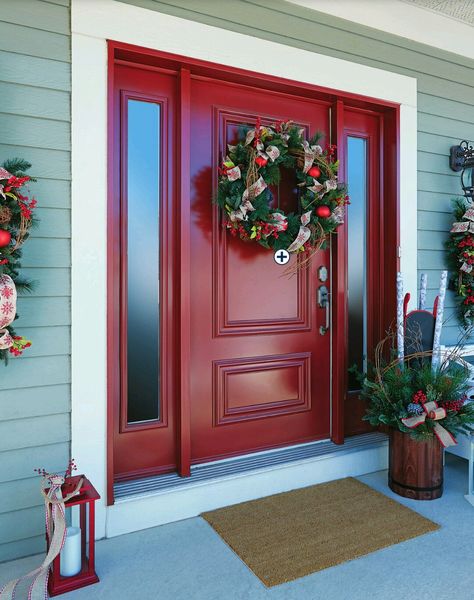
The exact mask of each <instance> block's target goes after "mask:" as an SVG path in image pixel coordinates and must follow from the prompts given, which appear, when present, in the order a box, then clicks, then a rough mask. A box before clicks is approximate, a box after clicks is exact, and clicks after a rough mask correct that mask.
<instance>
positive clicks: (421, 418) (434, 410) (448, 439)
mask: <svg viewBox="0 0 474 600" xmlns="http://www.w3.org/2000/svg"><path fill="white" fill-rule="evenodd" d="M422 407H423V411H424V412H423V414H421V415H416V416H414V417H408V418H406V419H402V423H403V424H404V425H405V426H406V427H409V428H410V429H415V428H416V427H418V426H419V425H421V424H422V423H424V422H425V421H426V419H427V418H428V419H432V420H433V421H441V419H444V418H446V409H444V408H442V407H441V406H438V403H437V402H434V401H431V402H426V403H425V404H422ZM434 434H435V436H436V437H437V438H438V440H439V441H440V443H441V445H442V446H443V447H444V448H448V447H449V446H455V445H456V444H457V442H456V440H455V439H454V437H453V436H452V435H451V434H450V433H449V431H448V430H447V429H445V428H444V427H443V426H442V425H440V424H439V423H435V425H434Z"/></svg>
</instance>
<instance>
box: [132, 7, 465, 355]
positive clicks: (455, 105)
mask: <svg viewBox="0 0 474 600" xmlns="http://www.w3.org/2000/svg"><path fill="white" fill-rule="evenodd" d="M121 1H123V2H125V3H127V4H135V5H136V6H142V7H144V8H149V9H152V10H157V11H160V12H164V13H167V14H171V15H174V16H178V17H183V18H185V19H193V20H196V21H199V22H202V23H206V24H208V25H214V26H216V27H221V28H224V29H229V30H232V31H238V32H240V33H245V34H249V35H252V36H255V37H260V38H264V39H267V40H271V41H274V42H279V43H282V44H287V45H290V46H295V47H297V48H303V49H305V50H310V51H313V52H317V53H321V54H326V55H329V56H333V57H336V58H342V59H345V60H349V61H352V62H357V63H361V64H364V65H368V66H371V67H377V68H380V69H385V70H387V71H393V72H395V73H400V74H402V75H408V76H410V77H416V78H417V81H418V209H419V212H418V228H419V238H418V249H419V254H418V268H419V270H420V271H426V272H427V273H428V275H429V277H430V285H431V286H432V287H433V288H435V287H436V286H437V285H438V280H439V271H440V269H442V268H443V267H444V266H445V265H444V252H443V243H444V240H445V239H446V237H447V229H448V227H449V225H450V223H451V216H450V213H451V198H453V197H455V196H457V195H459V194H460V192H461V188H460V179H459V176H458V175H456V174H454V173H453V172H452V171H451V170H450V169H449V166H448V156H449V148H450V146H452V145H454V144H457V143H459V140H460V139H466V138H467V139H469V140H474V107H473V98H474V61H472V60H470V59H468V58H464V57H461V56H458V55H455V54H450V53H448V52H444V51H442V50H437V49H435V48H431V47H429V46H425V45H423V44H418V43H416V42H412V41H410V40H406V39H404V38H400V37H397V36H393V35H389V34H387V33H385V32H382V31H377V30H375V29H371V28H368V27H365V26H363V25H358V24H356V23H352V22H349V21H345V20H343V19H338V18H336V17H332V16H329V15H325V14H323V13H318V12H316V11H312V10H309V9H305V8H302V7H298V6H295V5H294V4H290V3H287V2H284V1H283V0H258V1H257V0H255V1H251V0H249V1H245V0H238V1H235V0H220V1H219V2H217V1H216V0H198V1H196V0H121ZM234 52H236V53H238V48H235V49H234ZM314 68H315V70H317V69H318V64H317V61H315V65H314ZM414 201H415V199H414ZM449 294H451V293H449ZM447 303H448V305H449V306H451V307H453V306H454V298H453V297H452V296H449V297H448V300H447ZM458 333H459V331H458V326H457V324H456V320H455V318H454V317H453V316H451V315H450V319H449V320H448V321H447V323H446V326H445V330H444V341H445V342H446V343H451V342H454V341H455V340H456V338H457V336H458Z"/></svg>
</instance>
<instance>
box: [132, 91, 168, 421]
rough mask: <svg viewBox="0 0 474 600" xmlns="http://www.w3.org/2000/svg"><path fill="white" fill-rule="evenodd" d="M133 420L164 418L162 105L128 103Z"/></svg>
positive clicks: (138, 102)
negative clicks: (161, 345) (161, 383)
mask: <svg viewBox="0 0 474 600" xmlns="http://www.w3.org/2000/svg"><path fill="white" fill-rule="evenodd" d="M127 157H128V160H127V169H128V171H127V178H128V189H127V197H128V209H127V218H128V222H127V236H128V254H127V269H128V289H127V299H128V313H127V367H128V369H127V372H128V405H127V410H128V413H127V414H128V418H127V420H128V422H129V423H136V422H138V421H150V420H153V419H159V416H160V398H159V389H160V386H159V381H160V370H159V351H160V348H159V341H160V335H159V332H160V317H159V315H160V307H159V280H160V239H159V218H160V214H159V209H160V106H159V105H158V104H153V103H151V102H141V101H138V100H129V101H128V141H127Z"/></svg>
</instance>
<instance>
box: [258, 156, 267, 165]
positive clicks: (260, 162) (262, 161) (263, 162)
mask: <svg viewBox="0 0 474 600" xmlns="http://www.w3.org/2000/svg"><path fill="white" fill-rule="evenodd" d="M255 162H256V163H257V165H258V166H259V167H264V166H265V165H266V164H267V162H268V160H267V159H266V158H264V157H263V156H257V158H256V159H255Z"/></svg>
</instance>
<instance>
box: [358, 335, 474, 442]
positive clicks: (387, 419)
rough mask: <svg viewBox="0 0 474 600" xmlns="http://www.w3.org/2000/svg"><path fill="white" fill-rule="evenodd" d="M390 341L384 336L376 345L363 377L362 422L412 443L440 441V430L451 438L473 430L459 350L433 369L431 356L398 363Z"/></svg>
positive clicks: (473, 418)
mask: <svg viewBox="0 0 474 600" xmlns="http://www.w3.org/2000/svg"><path fill="white" fill-rule="evenodd" d="M393 341H394V338H393V336H388V337H387V338H386V339H385V340H383V341H382V342H380V343H379V345H378V346H377V350H376V355H375V364H374V366H372V368H371V369H370V371H369V373H368V374H367V375H366V376H363V377H361V384H362V392H361V395H362V397H363V398H364V399H366V400H367V403H368V409H367V414H366V415H365V416H364V420H366V421H369V423H370V424H371V425H373V426H381V425H383V426H387V427H391V428H393V429H398V430H399V431H402V432H404V433H407V434H409V435H410V436H411V437H412V438H414V439H416V440H425V439H428V438H430V437H432V436H433V435H436V436H437V437H440V436H439V435H438V434H439V433H440V431H439V430H438V428H439V427H442V428H443V429H444V430H446V431H447V432H449V434H450V435H451V436H452V437H453V438H455V437H456V436H457V435H458V434H460V433H470V432H471V431H474V402H471V401H469V398H468V392H469V389H470V382H469V378H470V372H469V368H468V365H467V363H465V362H464V361H463V360H462V358H461V356H460V347H456V348H454V349H452V350H451V351H450V352H449V353H448V354H447V355H446V356H445V357H444V359H443V360H442V361H441V363H440V365H439V367H438V368H433V367H432V364H431V355H432V353H431V352H419V353H416V354H413V355H411V356H408V357H406V358H405V360H404V361H403V362H400V359H399V358H398V357H396V351H395V349H394V344H393ZM389 343H390V346H391V347H390V349H389V350H387V345H389ZM386 354H388V358H386V359H384V358H383V356H384V355H386ZM408 425H409V426H408ZM449 434H448V435H449ZM440 441H441V440H440Z"/></svg>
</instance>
